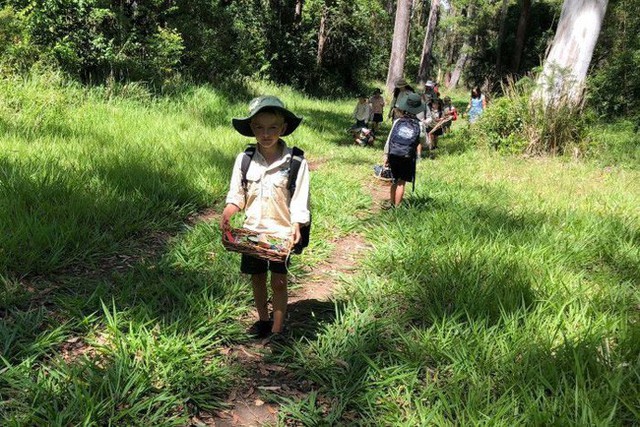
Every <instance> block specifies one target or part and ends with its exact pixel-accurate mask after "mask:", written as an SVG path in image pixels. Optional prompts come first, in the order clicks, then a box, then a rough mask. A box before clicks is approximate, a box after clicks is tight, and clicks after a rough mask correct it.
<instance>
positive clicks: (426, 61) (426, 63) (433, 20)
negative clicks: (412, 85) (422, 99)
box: [418, 0, 440, 84]
mask: <svg viewBox="0 0 640 427" xmlns="http://www.w3.org/2000/svg"><path fill="white" fill-rule="evenodd" d="M439 12H440V0H431V8H430V10H429V20H428V21H427V28H426V31H425V34H424V43H423V44H422V56H421V57H420V68H419V69H418V81H419V82H420V83H421V84H423V83H424V82H425V81H426V80H427V78H428V76H429V73H430V72H431V68H432V64H431V57H432V53H431V52H432V50H433V39H434V36H435V34H436V26H437V25H438V16H439Z"/></svg>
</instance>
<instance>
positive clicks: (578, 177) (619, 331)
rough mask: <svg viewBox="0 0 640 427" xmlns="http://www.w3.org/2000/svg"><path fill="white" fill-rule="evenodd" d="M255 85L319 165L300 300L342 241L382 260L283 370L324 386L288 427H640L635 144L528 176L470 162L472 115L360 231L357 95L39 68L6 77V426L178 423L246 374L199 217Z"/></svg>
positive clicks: (2, 218)
mask: <svg viewBox="0 0 640 427" xmlns="http://www.w3.org/2000/svg"><path fill="white" fill-rule="evenodd" d="M264 92H271V93H276V94H278V95H279V96H281V97H282V98H283V99H284V100H285V102H286V103H287V105H288V106H289V107H290V108H291V109H292V110H293V111H295V112H296V113H298V114H301V115H303V116H305V120H304V121H303V125H302V126H301V127H300V128H299V130H298V131H296V132H295V133H294V134H293V135H291V137H289V138H287V141H288V143H289V144H295V145H299V146H300V147H301V148H303V149H304V150H305V151H306V153H307V157H308V159H309V161H310V162H311V164H312V166H313V167H314V169H315V170H314V172H313V174H312V189H313V192H312V204H313V213H314V224H313V230H312V243H311V247H310V248H309V250H308V251H307V252H305V254H304V255H302V256H301V257H298V258H297V259H296V261H295V263H294V266H293V273H294V275H295V277H296V285H297V286H304V283H305V277H306V276H305V271H308V270H309V269H310V268H313V266H314V265H316V264H317V263H318V262H319V261H322V260H324V259H326V258H327V257H328V256H329V254H330V253H331V251H332V250H334V249H336V247H335V246H336V245H334V244H332V243H331V242H333V241H337V242H338V244H337V248H338V249H339V242H340V238H341V237H342V236H344V235H346V234H347V233H351V232H357V233H361V234H363V235H364V236H365V237H366V239H367V240H368V241H369V242H370V243H371V244H372V246H373V249H372V250H370V251H369V252H367V253H366V254H365V255H364V257H363V259H362V261H361V265H360V266H359V268H358V270H357V274H355V275H353V276H348V277H345V278H344V280H343V282H342V285H341V287H340V289H339V290H338V293H337V296H336V297H337V301H336V305H335V316H333V317H332V319H324V320H322V319H320V320H318V319H309V323H312V322H316V323H317V324H316V325H315V330H313V331H312V332H309V326H310V325H301V326H300V327H299V328H297V330H293V334H294V336H295V337H296V342H295V344H293V345H292V346H291V347H290V348H289V349H288V350H287V351H286V352H285V353H284V354H282V355H280V356H278V360H280V362H282V363H286V366H287V367H288V369H290V370H292V371H293V372H294V373H295V374H296V376H297V377H298V378H300V379H301V380H307V381H310V382H311V383H312V384H313V390H314V391H313V392H312V393H310V394H309V395H307V396H306V397H304V398H301V399H299V400H289V401H282V402H281V403H283V405H284V407H283V411H282V418H281V421H282V422H283V423H284V421H285V418H286V420H287V421H289V422H293V421H295V422H298V423H302V424H305V425H332V424H333V425H350V424H358V425H398V426H400V425H402V426H404V425H430V424H436V425H468V424H491V425H495V424H498V425H517V424H534V425H549V424H553V425H574V424H579V425H603V424H607V425H611V424H612V425H629V424H633V423H637V420H638V419H639V418H640V413H639V412H640V408H639V407H638V401H639V400H640V352H639V350H640V348H639V347H640V344H638V343H640V333H639V330H640V329H639V328H638V321H639V320H640V319H639V317H640V316H639V312H638V306H639V304H640V294H639V292H638V286H639V285H640V210H639V208H638V206H640V184H638V183H639V182H640V180H639V179H638V178H639V176H638V174H639V172H638V169H637V165H634V162H633V159H634V158H637V157H633V156H635V155H636V154H637V153H636V151H637V144H636V143H635V142H634V141H635V139H634V138H635V136H634V134H633V132H632V129H630V128H628V127H626V126H625V125H615V126H604V125H603V126H602V127H601V128H598V129H594V131H593V133H592V135H591V136H590V138H592V140H593V141H605V142H606V144H605V143H604V142H603V143H602V144H601V143H599V142H596V143H594V144H595V145H594V147H593V151H592V152H591V153H590V155H589V157H588V159H585V160H582V161H575V160H571V159H567V158H530V159H525V158H521V157H516V156H504V155H498V154H496V153H494V152H491V151H486V150H484V149H478V148H476V147H474V146H472V143H471V141H473V138H472V136H473V129H470V128H468V127H467V125H466V123H465V122H464V120H459V121H458V122H456V123H454V126H453V129H454V132H453V133H452V134H451V135H449V136H446V137H444V138H442V139H441V143H440V145H441V147H442V148H441V149H440V150H441V153H440V154H439V155H438V157H437V158H436V159H435V160H423V161H422V162H421V163H420V164H419V170H418V182H417V184H416V190H415V192H413V193H409V194H408V197H407V200H406V204H405V206H403V207H401V208H399V209H395V210H390V211H383V212H380V213H379V214H376V215H371V214H366V213H363V211H365V210H366V209H367V207H368V206H369V205H370V204H371V196H370V195H369V194H368V190H367V188H366V185H364V184H365V183H367V182H368V181H370V180H371V173H372V165H373V164H375V163H379V162H380V154H381V150H380V148H379V147H380V145H377V147H376V148H375V149H366V148H365V149H363V148H360V147H355V146H353V145H352V143H351V141H350V140H349V137H348V135H346V133H345V132H344V129H346V128H347V127H348V126H349V125H350V124H351V117H350V115H351V112H352V109H353V103H354V102H353V100H352V99H344V100H318V99H310V98H307V97H305V96H303V95H301V94H299V93H296V92H293V91H290V90H288V89H286V88H276V87H273V86H270V85H268V84H263V83H258V84H253V85H247V86H237V85H236V86H228V87H218V88H211V87H186V88H183V89H182V90H181V91H179V92H177V93H175V94H173V95H171V96H167V97H160V98H158V97H153V96H151V95H150V94H149V93H148V92H146V91H145V89H144V87H141V86H136V85H132V86H124V87H119V86H118V87H107V88H92V89H85V88H81V87H77V86H74V85H70V84H68V83H65V82H63V81H62V80H61V79H59V78H57V77H56V76H55V75H49V76H46V77H33V78H30V79H25V80H4V81H0V134H1V136H2V137H1V138H0V149H1V153H2V154H1V155H0V162H1V163H0V231H1V233H0V279H1V280H0V318H1V319H2V321H1V322H0V419H1V420H2V421H3V422H2V424H3V425H15V426H18V425H84V424H87V425H108V424H117V425H185V424H188V422H189V421H188V418H189V416H190V415H192V414H194V413H196V412H197V411H198V410H208V411H211V410H215V409H219V408H221V406H222V405H223V402H224V398H225V396H226V394H227V393H228V392H229V390H230V389H231V388H232V387H233V386H234V385H235V384H241V383H242V382H243V381H244V376H245V375H246V368H247V367H245V366H242V365H241V364H238V363H237V361H235V360H234V359H232V358H229V357H228V356H227V355H226V352H225V351H224V349H225V348H226V347H227V346H228V345H231V344H233V343H238V342H244V341H245V340H246V337H245V336H244V332H243V329H244V326H243V325H242V323H241V321H240V319H241V318H242V317H243V316H245V315H246V313H247V312H248V311H249V310H250V309H251V306H252V299H251V291H250V287H249V286H248V282H247V280H246V278H243V277H240V276H239V274H238V273H237V271H238V256H237V255H236V254H231V253H229V252H226V251H225V250H224V249H223V247H222V245H221V244H220V237H219V229H218V225H217V224H216V223H215V221H211V222H197V223H193V222H191V221H188V218H189V217H191V216H193V215H195V214H196V213H197V212H199V211H201V210H203V209H205V208H208V207H213V208H215V209H218V210H219V209H220V208H221V207H222V203H223V201H224V195H225V192H226V189H227V185H228V179H229V176H230V171H231V166H232V163H233V160H234V157H235V155H236V154H237V153H238V152H240V151H241V150H242V149H243V147H244V146H245V144H246V143H247V142H248V140H247V139H246V138H243V137H241V136H239V135H238V134H236V133H235V132H234V131H233V130H232V128H231V126H230V119H231V118H232V117H238V116H244V115H245V114H246V111H245V110H246V103H247V101H248V100H249V99H250V98H251V97H252V96H253V95H255V94H259V93H264ZM458 98H460V99H458ZM454 101H455V102H457V101H460V102H462V101H463V100H462V97H461V96H460V97H457V98H456V97H454ZM465 102H466V101H465ZM388 125H389V124H388V123H385V127H384V128H383V129H384V130H388ZM599 138H600V139H599ZM634 144H635V145H634ZM605 145H606V148H607V149H606V150H605V149H604V147H605ZM599 147H603V148H602V149H600V148H599ZM121 267H122V268H121Z"/></svg>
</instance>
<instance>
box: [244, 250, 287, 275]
mask: <svg viewBox="0 0 640 427" xmlns="http://www.w3.org/2000/svg"><path fill="white" fill-rule="evenodd" d="M289 264H290V263H289V260H287V262H286V263H284V262H274V261H267V260H264V259H260V258H256V257H252V256H251V255H246V254H242V259H241V260H240V272H241V273H245V274H263V273H266V272H267V271H271V272H272V273H280V274H287V267H288V266H289Z"/></svg>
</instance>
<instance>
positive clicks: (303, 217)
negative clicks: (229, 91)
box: [220, 96, 311, 341]
mask: <svg viewBox="0 0 640 427" xmlns="http://www.w3.org/2000/svg"><path fill="white" fill-rule="evenodd" d="M301 121H302V118H301V117H298V116H296V115H295V114H293V113H292V112H291V111H289V110H288V109H287V108H285V106H284V104H283V103H282V101H280V99H278V98H276V97H275V96H261V97H258V98H255V99H253V100H252V101H251V102H250V103H249V115H248V116H247V117H244V118H235V119H233V120H232V123H233V127H234V128H235V129H236V130H237V131H238V132H239V133H240V134H241V135H244V136H248V137H254V138H255V140H256V149H255V152H253V154H252V156H251V157H250V163H249V167H248V169H246V177H245V179H243V172H242V161H243V158H244V157H245V156H247V153H246V152H243V153H240V154H239V155H238V157H237V158H236V161H235V164H234V166H233V173H232V176H231V182H230V185H229V192H228V194H227V198H226V206H225V208H224V211H223V212H222V218H221V220H220V227H221V229H222V231H223V233H226V232H228V231H229V230H230V219H231V217H232V216H233V215H234V214H236V213H238V212H240V211H242V210H244V212H245V216H246V218H245V221H244V224H243V227H244V228H246V229H248V230H251V231H254V232H257V233H264V234H269V235H273V236H276V237H278V238H281V239H291V240H292V242H293V243H294V244H295V243H298V241H299V240H300V238H301V234H300V227H301V225H305V224H308V223H309V221H310V219H311V214H310V211H309V167H308V165H307V162H306V160H305V159H304V158H302V160H301V163H300V168H299V170H298V173H297V177H292V178H295V179H296V185H295V190H294V192H293V194H290V191H289V187H288V185H287V183H288V181H289V172H290V164H291V158H292V156H293V150H292V149H291V148H289V147H287V144H286V143H285V142H284V141H283V140H282V139H281V137H283V136H286V135H290V134H291V133H292V132H293V131H295V130H296V128H297V127H298V126H299V125H300V122H301ZM240 271H241V272H242V273H246V274H250V275H251V284H252V286H253V296H254V300H255V304H256V309H257V311H258V321H257V322H256V323H255V324H254V325H253V326H252V327H251V328H250V329H249V333H250V334H252V335H254V336H256V337H258V338H269V339H270V340H276V341H277V340H279V339H282V337H283V335H282V332H283V329H284V321H285V317H286V312H287V300H288V295H287V286H288V278H287V272H288V270H287V263H285V262H273V261H267V260H263V259H260V258H256V257H253V256H250V255H247V254H242V260H241V262H240ZM268 272H271V290H272V293H273V295H272V306H273V320H271V319H270V316H269V311H268V306H267V301H268V291H267V274H268Z"/></svg>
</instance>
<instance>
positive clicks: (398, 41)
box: [386, 0, 412, 92]
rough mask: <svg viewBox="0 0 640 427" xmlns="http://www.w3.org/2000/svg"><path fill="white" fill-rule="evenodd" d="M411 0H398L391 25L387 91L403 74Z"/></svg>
mask: <svg viewBox="0 0 640 427" xmlns="http://www.w3.org/2000/svg"><path fill="white" fill-rule="evenodd" d="M411 1H412V0H398V5H397V8H396V21H395V24H394V26H393V43H392V44H391V58H390V59H389V71H388V73H387V83H386V88H387V91H388V92H391V91H392V90H393V86H394V83H395V82H396V80H398V79H399V78H401V77H402V75H403V74H404V63H405V60H406V58H407V45H408V43H409V26H410V21H411Z"/></svg>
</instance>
